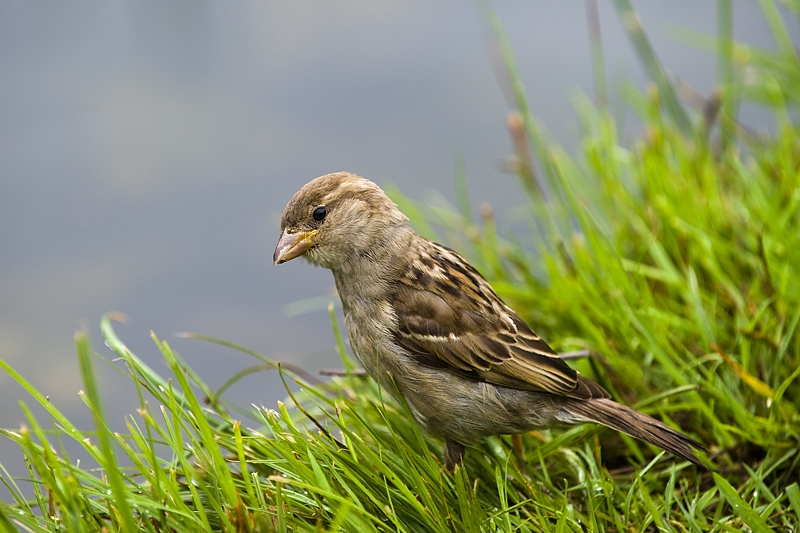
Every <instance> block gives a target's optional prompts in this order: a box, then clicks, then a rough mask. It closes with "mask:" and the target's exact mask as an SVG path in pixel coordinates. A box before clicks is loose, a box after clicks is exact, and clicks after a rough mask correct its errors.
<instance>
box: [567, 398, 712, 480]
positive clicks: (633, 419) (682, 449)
mask: <svg viewBox="0 0 800 533" xmlns="http://www.w3.org/2000/svg"><path fill="white" fill-rule="evenodd" d="M564 408H565V409H566V410H567V411H568V412H569V413H571V414H572V415H574V416H577V417H580V418H583V419H586V421H588V422H596V423H598V424H602V425H604V426H608V427H610V428H612V429H616V430H617V431H620V432H622V433H625V434H626V435H630V436H631V437H634V438H636V439H639V440H643V441H644V442H648V443H650V444H653V445H654V446H658V447H659V448H661V449H663V450H666V451H668V452H670V453H672V454H674V455H677V456H678V457H682V458H684V459H686V460H687V461H691V462H692V463H694V464H696V465H698V466H701V467H703V468H707V467H706V466H705V465H704V464H703V463H701V462H700V460H699V459H698V458H697V456H696V455H695V454H694V452H693V451H692V448H696V449H699V450H703V451H705V447H704V446H703V445H702V444H700V443H699V442H697V441H696V440H694V439H692V438H690V437H687V436H686V435H684V434H683V433H681V432H679V431H677V430H674V429H672V428H671V427H669V426H667V425H666V424H663V423H661V422H659V421H658V420H656V419H655V418H653V417H651V416H648V415H646V414H644V413H640V412H639V411H636V410H634V409H631V408H630V407H626V406H624V405H621V404H618V403H616V402H614V401H612V400H608V399H605V398H595V399H591V400H571V401H569V402H567V403H566V404H565V405H564Z"/></svg>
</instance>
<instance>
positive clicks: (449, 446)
mask: <svg viewBox="0 0 800 533" xmlns="http://www.w3.org/2000/svg"><path fill="white" fill-rule="evenodd" d="M408 222H409V220H408V217H406V216H405V215H404V214H403V213H402V212H401V211H400V210H399V209H398V207H397V205H396V204H395V203H394V202H392V201H391V200H390V199H389V197H388V196H387V195H386V194H385V193H384V192H383V190H381V188H380V187H378V185H376V184H375V183H373V182H371V181H369V180H367V179H365V178H362V177H360V176H358V175H356V174H351V173H348V172H337V173H334V174H327V175H325V176H320V177H318V178H316V179H314V180H312V181H310V182H309V183H307V184H306V185H305V186H303V187H302V188H301V189H300V190H299V191H298V192H297V193H296V194H295V195H294V196H293V197H292V199H291V200H289V203H288V204H287V206H286V209H285V210H284V212H283V216H282V219H281V236H280V239H279V240H278V244H277V246H276V247H275V253H274V255H273V261H274V264H276V265H278V264H281V263H285V262H286V261H290V260H292V259H295V258H297V257H302V258H304V259H305V260H307V261H308V262H309V263H311V264H313V265H316V266H321V267H324V268H327V269H329V270H330V271H331V272H332V273H333V278H334V280H335V282H336V289H337V291H338V293H339V297H340V298H341V301H342V306H343V308H344V316H345V323H346V325H347V329H348V333H349V339H350V346H351V347H352V349H353V352H354V353H355V356H356V358H357V359H358V361H359V362H360V363H361V364H362V365H363V366H364V369H365V370H366V371H367V373H368V374H369V375H370V376H372V377H373V378H374V379H376V380H377V381H378V382H379V383H380V385H381V386H382V387H383V388H384V389H385V390H387V391H389V392H391V393H393V391H395V390H397V391H399V393H400V394H402V396H403V398H404V399H405V401H406V403H407V404H408V407H409V409H410V411H411V413H412V414H413V416H414V418H415V419H416V421H417V422H418V423H419V425H420V426H422V427H423V428H425V429H426V430H427V431H429V432H431V433H433V434H436V435H440V436H442V437H444V440H445V446H444V454H443V455H444V466H445V468H447V469H448V470H453V469H454V468H455V466H456V464H458V463H460V462H461V461H462V458H463V456H464V452H465V447H466V446H468V445H472V444H474V443H476V442H479V441H480V440H481V439H483V438H485V437H487V436H490V435H499V434H517V433H524V432H527V431H530V430H534V429H544V428H550V427H553V426H564V425H572V424H583V423H589V422H593V423H597V424H602V425H604V426H607V427H610V428H613V429H615V430H617V431H621V432H622V433H625V434H627V435H630V436H632V437H635V438H637V439H640V440H643V441H645V442H648V443H650V444H653V445H655V446H658V447H659V448H663V449H664V450H667V451H669V452H671V453H672V454H674V455H677V456H679V457H682V458H683V459H686V460H688V461H691V462H692V463H694V464H696V465H698V466H701V467H704V465H703V464H702V463H701V462H700V460H699V459H698V458H697V457H696V456H695V454H694V453H693V451H692V448H698V449H704V448H703V446H702V445H701V444H700V443H698V442H696V441H695V440H693V439H691V438H690V437H687V436H686V435H684V434H682V433H680V432H679V431H676V430H675V429H672V428H671V427H669V426H667V425H665V424H663V423H661V422H659V421H658V420H656V419H654V418H652V417H650V416H648V415H646V414H644V413H641V412H639V411H636V410H634V409H631V408H629V407H626V406H624V405H621V404H619V403H616V402H614V401H613V400H611V399H610V395H609V393H608V392H606V390H605V389H603V387H601V386H600V385H598V384H597V383H595V382H593V381H591V380H590V379H587V378H585V377H584V376H581V375H580V374H579V373H578V372H577V371H575V370H574V369H572V368H571V367H570V366H569V365H567V363H566V362H565V361H564V360H563V359H561V357H559V355H558V353H556V352H555V351H554V350H553V349H552V348H551V347H550V346H549V345H548V344H547V343H546V342H545V341H544V340H542V339H541V338H540V337H539V336H538V335H537V334H536V333H534V332H533V330H532V329H531V328H530V327H529V326H528V325H527V324H526V323H525V322H524V321H523V320H522V319H521V318H520V317H519V316H518V315H517V313H515V312H514V311H513V310H512V309H511V308H510V307H509V306H508V305H506V304H505V303H504V302H503V300H502V299H501V298H500V297H499V296H498V295H497V293H496V292H495V291H494V290H493V289H492V287H491V285H490V284H489V283H488V282H487V281H486V280H485V279H484V278H483V276H481V274H480V273H478V271H477V270H475V268H473V267H472V266H471V265H470V264H469V263H468V262H467V261H466V260H465V259H464V258H463V257H461V256H460V255H458V254H457V253H456V252H454V251H453V250H451V249H449V248H447V247H445V246H442V245H441V244H437V243H435V242H432V241H429V240H427V239H425V238H423V237H422V236H420V235H418V234H417V233H416V232H415V231H414V230H413V229H412V228H411V227H410V226H409V224H408Z"/></svg>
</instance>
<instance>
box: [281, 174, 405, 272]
mask: <svg viewBox="0 0 800 533" xmlns="http://www.w3.org/2000/svg"><path fill="white" fill-rule="evenodd" d="M406 222H408V218H407V217H406V216H405V215H404V214H403V213H402V212H401V211H400V210H399V209H398V208H397V206H396V205H395V204H394V202H392V201H391V200H390V199H389V197H388V196H386V193H384V192H383V191H382V190H381V188H380V187H378V186H377V185H375V184H374V183H372V182H371V181H369V180H367V179H364V178H362V177H361V176H357V175H355V174H351V173H349V172H337V173H335V174H327V175H325V176H320V177H319V178H316V179H314V180H312V181H310V182H309V183H307V184H306V185H304V186H303V188H301V189H300V190H299V191H297V193H295V195H294V196H293V197H292V199H291V200H289V203H288V204H287V205H286V209H285V210H284V211H283V218H282V219H281V237H280V240H279V241H278V245H277V246H276V247H275V254H274V255H273V256H272V259H273V261H274V262H275V264H276V265H278V264H280V263H285V262H286V261H290V260H292V259H294V258H295V257H300V256H303V257H304V258H305V259H306V260H308V261H309V262H310V263H312V264H315V265H319V266H322V267H325V268H330V269H334V270H335V269H337V268H340V267H342V265H344V264H346V263H348V261H350V260H352V259H353V258H355V257H369V256H375V255H376V254H380V253H381V252H380V251H381V250H385V249H386V244H388V243H387V242H386V241H387V239H389V240H391V239H393V238H394V234H395V233H397V232H395V231H393V230H394V229H396V228H397V227H398V226H402V225H404V224H405V223H406Z"/></svg>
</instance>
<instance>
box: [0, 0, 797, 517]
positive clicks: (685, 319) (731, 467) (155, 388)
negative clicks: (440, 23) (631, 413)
mask: <svg viewBox="0 0 800 533" xmlns="http://www.w3.org/2000/svg"><path fill="white" fill-rule="evenodd" d="M618 4H619V5H618V8H619V9H620V13H621V15H622V16H630V14H629V13H628V11H627V9H628V7H627V4H626V3H624V2H619V3H618ZM762 4H763V5H764V10H765V13H767V15H768V19H769V23H770V27H771V28H772V29H773V32H774V33H775V35H776V41H777V43H778V51H776V52H766V51H759V50H753V49H749V48H746V47H744V45H740V44H734V43H731V42H730V41H729V40H728V41H725V39H722V38H720V39H718V41H719V42H713V43H712V44H713V46H714V47H716V48H717V49H718V50H719V51H720V61H721V62H722V63H723V65H722V66H721V68H720V72H721V74H722V75H721V78H722V80H723V81H722V84H721V86H720V90H719V91H718V95H719V96H718V97H719V99H720V100H719V101H718V102H716V105H715V102H713V101H712V102H709V103H708V105H707V107H706V108H705V109H703V110H701V111H703V112H697V111H692V110H690V109H687V108H685V107H684V103H682V102H681V101H680V100H679V99H677V95H676V94H671V95H670V96H669V97H668V98H664V95H665V94H666V92H665V91H668V92H670V93H671V92H672V91H673V89H672V86H671V85H670V83H669V81H668V80H667V79H666V77H663V76H661V75H658V74H656V75H655V76H656V78H657V80H656V81H657V86H658V88H657V89H655V88H654V89H652V90H650V91H648V92H647V94H637V93H634V92H630V95H629V96H630V98H629V102H630V105H631V107H632V108H633V109H635V110H636V111H637V112H638V113H639V115H640V116H641V118H642V120H643V122H644V123H645V130H644V133H643V135H642V137H641V139H639V140H638V141H637V142H635V143H633V144H632V145H623V144H622V143H621V142H620V141H619V139H618V138H617V133H616V127H617V126H616V124H615V123H614V121H613V120H612V119H611V118H610V117H609V114H608V112H607V111H606V110H605V109H603V108H601V109H596V108H595V107H594V105H592V104H590V103H589V102H588V101H582V102H579V104H578V107H579V109H580V112H581V116H582V117H583V120H584V124H585V129H586V134H585V138H584V144H583V151H582V153H581V154H579V156H577V157H574V158H572V157H569V156H568V155H567V154H565V153H564V152H563V150H561V149H560V148H558V147H557V146H555V145H553V144H552V143H549V142H547V141H546V137H547V135H546V134H545V133H544V132H543V131H542V128H541V125H540V124H537V123H536V122H535V121H534V120H533V119H532V117H531V115H530V113H529V112H527V109H528V106H527V104H526V103H525V101H524V98H525V96H524V93H523V92H522V90H521V86H520V85H519V83H518V76H517V75H516V72H515V67H514V63H513V58H512V57H511V52H510V49H509V48H508V47H507V46H502V47H501V48H502V49H503V50H504V53H505V55H506V60H507V66H508V72H509V76H510V78H511V81H512V83H513V84H514V85H513V86H514V87H515V88H516V89H517V90H516V91H515V95H516V98H517V100H518V108H519V109H520V110H521V112H522V114H521V116H520V118H521V119H522V121H521V124H522V127H521V128H518V129H517V130H514V131H513V133H514V134H515V135H518V136H521V137H520V138H519V139H518V140H522V141H523V142H521V143H517V146H518V147H524V151H521V152H520V153H518V154H517V155H518V157H519V159H520V161H521V162H523V163H525V162H528V164H527V165H526V164H521V165H520V166H519V168H520V180H521V182H522V186H523V188H524V190H525V191H526V192H527V194H528V198H529V202H528V205H527V206H526V208H525V210H524V211H521V212H516V214H515V216H516V217H517V219H516V221H517V222H520V221H524V222H526V223H527V224H529V225H530V228H531V232H530V233H531V235H532V237H531V240H532V242H529V241H528V240H522V239H521V238H519V237H515V236H514V235H513V234H511V233H510V232H507V231H503V230H498V229H497V227H496V226H497V224H496V222H495V220H494V217H493V215H492V214H491V212H490V211H489V210H486V209H484V210H482V211H481V213H482V214H481V217H480V218H479V219H478V220H475V219H474V217H473V215H472V211H473V210H472V204H471V203H470V198H469V195H468V192H467V190H466V188H465V187H463V186H461V187H460V189H459V192H458V205H457V206H455V207H451V206H438V207H433V206H422V205H418V204H417V203H414V202H411V201H409V200H408V199H406V198H405V197H403V196H402V195H400V194H399V193H397V192H396V191H395V192H394V193H393V194H394V198H395V199H396V200H397V202H398V203H399V204H400V205H401V207H402V208H403V210H404V211H405V212H406V213H408V214H409V215H411V216H412V219H413V223H414V225H415V227H417V228H418V229H419V230H420V231H421V232H423V233H428V234H432V235H433V234H436V231H435V230H434V229H433V228H438V230H437V231H438V237H439V239H440V240H444V241H446V242H447V243H448V244H450V245H451V246H453V247H455V248H457V249H458V250H459V251H461V252H462V253H463V254H464V255H466V256H467V257H468V258H469V260H470V261H472V262H473V263H474V264H475V265H476V266H477V267H478V268H479V269H480V270H481V272H483V273H484V274H485V275H486V276H487V277H488V278H489V279H490V281H491V282H492V283H493V284H494V286H495V287H496V288H497V290H498V292H500V293H501V295H502V296H503V297H504V298H505V299H506V300H507V302H508V303H509V304H510V305H511V306H512V307H514V308H515V309H516V310H517V311H518V312H520V313H521V314H522V315H523V316H524V317H525V318H526V319H527V320H528V321H529V322H530V323H531V324H532V325H534V326H535V329H536V330H537V331H538V332H539V333H540V334H542V335H543V336H544V337H545V338H546V339H548V340H549V341H551V343H552V344H553V345H554V347H556V348H557V349H559V350H561V351H567V350H573V349H581V348H589V349H590V350H591V351H592V354H593V355H592V357H590V358H587V359H583V360H579V361H576V362H574V364H575V365H576V367H577V368H578V369H579V370H580V371H581V372H582V373H584V374H585V375H588V376H590V377H592V378H593V379H596V380H597V381H599V382H600V383H601V384H602V385H603V386H604V387H606V388H607V389H608V390H609V391H611V393H612V394H613V396H614V397H615V398H616V399H617V400H619V401H622V402H623V403H626V404H629V405H632V406H635V407H637V408H638V409H641V410H643V411H645V412H647V413H649V414H651V415H653V416H656V417H659V418H661V419H663V420H665V421H666V422H667V423H670V424H674V425H675V426H677V427H680V428H682V429H683V430H684V431H686V432H687V433H688V434H690V435H691V436H693V437H694V438H696V439H697V440H700V441H702V442H704V443H706V444H707V445H708V447H709V448H710V450H711V460H712V461H713V463H714V464H715V465H716V466H717V469H718V470H717V471H716V472H706V471H700V470H699V469H697V468H695V467H693V466H691V465H689V464H688V463H687V462H685V461H679V460H676V459H675V458H674V457H671V456H669V455H666V454H663V453H661V452H660V451H659V450H657V449H654V448H651V447H649V446H647V445H645V444H642V443H640V442H638V441H635V440H632V439H629V438H627V437H624V436H620V435H619V434H616V433H614V432H612V431H609V430H602V429H600V428H597V427H591V426H585V427H577V428H570V429H557V430H552V431H548V432H534V433H530V434H527V435H523V436H522V444H523V446H522V449H521V453H522V454H524V457H521V456H519V455H518V453H517V452H515V451H514V449H515V447H514V443H513V442H512V440H511V438H509V437H497V438H491V439H488V440H487V441H486V443H484V444H483V445H481V446H478V447H475V448H471V449H470V450H469V451H468V454H467V458H466V461H465V464H464V467H463V468H459V469H457V470H456V472H455V473H454V474H448V473H446V472H444V471H443V469H442V467H441V464H440V460H439V458H440V456H441V448H442V443H441V441H439V440H438V439H436V438H434V437H430V436H429V435H426V434H423V433H421V432H420V430H419V429H418V428H417V426H416V425H415V424H414V423H413V421H412V420H411V417H410V415H409V413H408V411H407V409H406V408H405V406H404V405H402V403H398V402H396V401H393V400H391V399H389V397H388V395H387V394H386V391H382V390H380V389H379V388H378V387H377V385H376V384H375V382H374V381H372V380H371V379H365V378H362V377H358V376H350V375H348V376H341V377H335V378H333V379H332V381H331V382H330V383H327V384H324V385H318V384H309V383H306V382H305V381H304V380H303V379H302V378H301V377H299V375H295V374H293V373H292V372H290V371H289V370H288V369H286V368H284V367H282V366H280V365H277V364H276V363H274V362H272V361H269V360H267V359H266V358H264V357H263V356H260V355H258V354H253V355H254V357H257V358H259V359H261V360H262V362H263V363H264V364H266V365H267V366H273V367H275V368H277V369H278V371H280V372H281V375H282V376H283V377H284V379H285V381H286V382H287V391H293V392H291V393H289V394H290V395H291V398H290V401H287V403H286V404H283V403H279V404H278V405H276V406H275V409H274V410H272V409H256V408H252V407H251V408H245V407H241V406H234V405H230V404H228V403H226V402H225V401H224V396H222V397H220V396H218V395H217V394H216V393H215V391H212V390H210V389H209V387H208V386H206V385H205V384H204V383H203V381H202V379H201V377H200V376H198V375H197V374H196V373H195V372H193V371H192V370H191V368H189V367H188V366H187V365H186V363H185V362H184V361H183V360H182V359H181V358H180V357H179V356H178V355H177V354H175V353H174V352H173V351H172V350H171V349H170V347H169V345H168V344H167V343H166V342H164V341H162V340H160V339H158V338H154V341H155V346H156V347H157V349H158V350H159V351H160V352H161V354H162V355H163V357H164V360H165V362H166V363H167V365H168V366H169V368H170V371H171V376H172V377H171V378H166V377H164V376H163V375H160V374H159V373H157V372H155V371H153V370H152V369H151V368H149V367H148V366H147V365H146V364H144V363H143V362H142V361H141V360H140V359H139V358H138V357H137V356H136V355H135V354H133V353H132V352H130V350H128V349H127V348H126V346H125V345H124V343H123V342H122V341H121V340H120V339H119V338H118V337H117V336H116V334H115V333H114V330H113V320H114V316H113V315H109V316H106V317H104V318H103V320H102V323H101V328H102V331H103V335H104V338H105V339H104V340H105V342H106V343H107V344H108V345H109V346H110V347H111V349H112V350H113V351H114V352H115V353H116V354H117V355H118V356H119V357H120V358H122V359H123V360H124V363H125V364H124V366H120V365H117V368H119V370H120V371H121V372H124V373H126V374H127V375H128V376H129V377H130V380H131V382H130V383H131V384H130V386H131V387H133V388H135V389H136V390H137V391H138V393H139V398H140V408H139V410H138V412H137V413H136V414H131V415H130V416H129V417H128V419H127V429H126V431H125V432H123V433H116V432H112V431H111V430H110V429H109V425H108V423H107V420H106V419H105V417H104V416H103V398H102V397H101V395H100V394H99V392H98V389H97V385H96V383H95V379H94V377H93V376H94V370H93V364H94V361H95V359H94V358H93V356H92V355H91V349H90V346H89V340H88V338H87V337H86V335H85V334H83V333H79V334H78V335H77V336H76V339H75V343H76V348H77V352H78V361H79V365H80V368H81V371H82V375H83V380H84V390H85V394H84V395H83V398H84V400H85V402H86V405H87V408H88V409H89V410H90V412H91V413H92V414H93V416H94V428H91V429H80V428H76V427H75V426H74V425H73V424H72V423H71V422H70V420H68V419H67V418H66V417H65V416H64V415H63V414H62V413H61V412H60V411H59V410H58V408H57V407H56V406H54V405H52V404H51V403H50V402H49V401H48V399H47V398H45V397H44V396H43V395H42V394H40V393H39V392H38V391H36V390H35V389H34V388H33V387H31V386H30V385H29V384H28V382H27V381H26V380H25V378H24V377H23V376H20V375H18V374H17V373H16V372H14V370H13V369H12V368H10V367H9V366H8V365H7V364H6V363H4V362H3V361H0V367H2V369H3V370H4V371H5V372H7V373H8V374H9V375H10V376H11V377H12V378H13V379H14V380H15V381H16V382H18V383H19V384H20V385H22V386H23V387H24V388H25V389H26V390H27V392H28V393H29V394H30V396H31V399H32V401H33V402H34V403H35V404H37V405H38V406H40V407H41V408H44V409H45V410H46V412H47V413H48V415H49V417H48V420H47V421H46V422H42V421H40V420H38V419H37V418H36V417H35V416H34V414H33V413H32V410H31V409H30V408H29V407H28V405H27V403H26V402H20V407H21V409H22V411H23V413H24V414H25V416H26V418H27V424H26V426H25V427H23V428H17V429H2V430H0V439H1V440H0V442H2V444H0V445H2V446H17V447H18V448H19V449H20V450H21V453H22V455H23V456H24V458H25V463H26V465H27V466H28V479H12V478H11V477H10V476H8V475H7V474H6V473H5V471H4V470H0V479H1V480H2V482H3V483H4V484H5V486H6V488H7V489H8V490H9V491H10V493H11V494H12V501H9V502H2V503H0V528H2V527H4V528H6V529H8V530H11V531H13V530H15V529H21V530H24V531H93V530H98V531H99V530H106V531H154V532H156V531H158V532H160V531H205V530H224V531H275V530H278V531H282V530H287V529H288V530H295V531H305V530H315V531H565V532H569V531H655V530H667V531H697V532H704V531H742V530H746V529H749V530H752V531H759V532H761V531H773V530H777V531H794V530H797V529H798V528H800V521H799V520H798V516H799V515H800V487H798V479H800V415H799V414H798V412H799V411H800V386H798V376H800V334H799V333H798V322H800V283H798V281H797V279H798V276H800V210H799V209H798V204H799V203H800V133H798V130H797V127H796V122H797V105H798V103H799V102H798V99H797V95H798V94H800V62H798V59H797V56H796V54H795V53H794V51H793V49H792V48H791V47H790V46H788V45H787V41H786V38H785V36H784V34H785V29H783V23H782V21H781V20H780V17H776V16H775V11H774V5H773V4H771V3H769V2H767V1H766V0H765V1H764V2H762ZM729 9H730V6H729V5H728V4H727V3H726V2H724V1H723V2H720V10H721V13H723V14H728V15H729V13H728V10H729ZM795 15H797V13H795ZM722 20H730V17H729V16H727V15H726V16H724V17H722ZM493 28H494V30H495V31H496V35H497V37H498V39H500V41H501V45H503V44H504V43H505V41H504V38H503V36H502V30H501V29H500V25H499V22H498V21H497V20H494V19H493ZM629 29H630V31H631V32H632V35H631V37H632V40H633V42H634V43H638V44H637V45H636V46H637V50H638V51H639V53H640V55H641V56H642V60H643V61H646V62H648V64H649V68H651V69H660V66H659V65H658V63H657V61H655V57H654V56H653V55H652V53H651V51H650V48H649V45H645V44H642V43H646V36H645V35H644V33H643V32H642V29H641V28H639V27H630V28H629ZM720 35H730V32H729V31H721V32H720ZM723 41H725V42H723ZM709 42H710V41H709ZM745 51H746V52H747V53H745ZM658 71H660V70H653V72H658ZM743 101H756V102H759V103H760V104H762V105H764V106H767V107H768V109H770V110H772V111H773V112H774V115H775V121H776V128H775V131H774V132H773V134H772V135H769V136H755V135H753V134H752V132H749V131H748V130H747V129H746V128H745V127H743V126H742V125H740V124H738V123H737V121H736V117H735V115H734V113H735V110H736V109H737V108H738V106H739V105H740V104H741V103H742V102H743ZM714 109H716V111H714ZM709 110H711V111H714V112H709ZM531 154H533V155H531ZM462 182H463V180H461V178H459V183H462ZM331 317H332V320H333V323H334V333H335V335H336V339H337V343H338V347H339V351H340V354H341V357H342V362H343V365H344V367H345V368H348V369H353V368H354V364H353V362H352V360H351V359H350V358H349V356H348V355H347V353H346V349H345V347H344V344H343V342H342V340H341V336H340V335H341V334H340V332H339V330H338V326H337V325H336V322H335V319H334V315H333V314H332V315H331ZM212 340H213V339H212ZM216 342H220V343H222V344H226V345H228V346H232V345H230V344H228V343H223V342H222V341H216ZM232 347H234V348H239V347H236V346H232ZM239 349H242V350H244V349H243V348H239ZM249 353H252V352H249ZM75 446H78V447H80V449H81V450H83V452H84V453H85V454H87V455H88V456H89V457H90V458H91V459H92V460H93V462H94V463H95V465H92V466H80V465H79V464H78V463H77V461H75V460H74V459H73V458H71V457H70V455H69V453H68V452H67V450H68V449H74V447H75ZM31 493H32V494H33V495H32V496H29V495H30V494H31Z"/></svg>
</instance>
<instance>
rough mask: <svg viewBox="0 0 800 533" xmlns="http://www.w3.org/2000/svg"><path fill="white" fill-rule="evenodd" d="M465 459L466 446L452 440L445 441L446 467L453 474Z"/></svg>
mask: <svg viewBox="0 0 800 533" xmlns="http://www.w3.org/2000/svg"><path fill="white" fill-rule="evenodd" d="M463 459H464V445H463V444H461V443H460V442H456V441H454V440H451V439H445V441H444V467H445V468H446V469H447V471H448V472H452V471H453V470H454V469H455V467H456V465H457V464H459V463H461V461H462V460H463Z"/></svg>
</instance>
